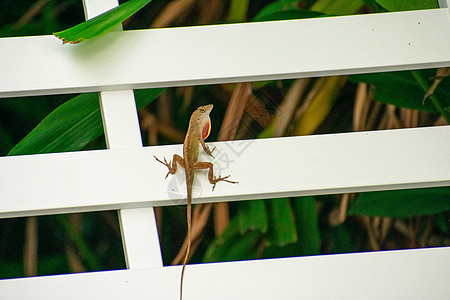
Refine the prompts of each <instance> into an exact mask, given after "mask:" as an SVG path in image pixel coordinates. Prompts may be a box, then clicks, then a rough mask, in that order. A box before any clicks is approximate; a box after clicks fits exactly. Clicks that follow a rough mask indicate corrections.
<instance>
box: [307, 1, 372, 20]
mask: <svg viewBox="0 0 450 300" xmlns="http://www.w3.org/2000/svg"><path fill="white" fill-rule="evenodd" d="M365 4H366V3H365V2H364V0H345V1H336V0H318V1H316V2H315V3H314V5H313V6H311V10H315V11H320V12H323V13H325V14H327V15H336V16H338V15H352V14H355V13H357V12H358V11H359V10H360V9H361V8H362V7H363V6H364V5H365Z"/></svg>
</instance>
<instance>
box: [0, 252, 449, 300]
mask: <svg viewBox="0 0 450 300" xmlns="http://www.w3.org/2000/svg"><path fill="white" fill-rule="evenodd" d="M449 278H450V248H432V249H415V250H403V251H386V252H371V253H355V254H344V255H326V256H311V257H301V258H283V259H271V260H258V261H242V262H232V263H215V264H201V265H188V266H187V268H186V273H185V278H184V293H183V299H185V300H189V299H217V300H220V299H223V300H225V299H434V300H439V299H450V289H449V286H448V282H449V281H448V280H449ZM179 280H180V267H179V266H177V267H164V268H154V269H141V270H120V271H108V272H95V273H84V274H72V275H58V276H51V277H35V278H23V279H12V280H0V290H1V294H2V297H4V299H9V300H16V299H17V300H18V299H35V300H39V299H45V300H46V299H61V298H64V299H77V300H78V299H105V298H107V299H178V297H179Z"/></svg>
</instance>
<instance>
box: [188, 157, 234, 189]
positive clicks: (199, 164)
mask: <svg viewBox="0 0 450 300" xmlns="http://www.w3.org/2000/svg"><path fill="white" fill-rule="evenodd" d="M213 167H214V165H213V164H212V163H210V162H203V161H199V162H196V163H195V164H194V169H196V170H201V169H209V172H208V179H209V182H210V183H211V184H212V185H213V187H212V190H213V191H214V188H215V187H216V183H218V182H219V181H226V182H229V183H238V182H237V181H231V180H228V179H227V178H228V177H230V175H228V176H225V177H221V176H219V177H217V178H214V170H213Z"/></svg>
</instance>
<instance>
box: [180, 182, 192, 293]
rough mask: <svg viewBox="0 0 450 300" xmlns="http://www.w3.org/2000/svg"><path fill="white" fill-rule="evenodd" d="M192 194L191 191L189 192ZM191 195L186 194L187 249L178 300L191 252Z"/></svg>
mask: <svg viewBox="0 0 450 300" xmlns="http://www.w3.org/2000/svg"><path fill="white" fill-rule="evenodd" d="M190 192H192V191H190ZM191 202H192V199H191V193H188V199H187V227H188V228H187V240H188V241H187V249H186V254H185V256H184V261H183V268H182V269H181V283H180V300H182V299H183V277H184V269H185V268H186V263H187V260H188V258H189V252H190V251H191V227H192V226H191V224H192V220H191V218H192V213H191V207H192V205H191Z"/></svg>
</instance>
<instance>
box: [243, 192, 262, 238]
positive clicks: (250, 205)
mask: <svg viewBox="0 0 450 300" xmlns="http://www.w3.org/2000/svg"><path fill="white" fill-rule="evenodd" d="M238 218H239V232H240V233H241V234H244V233H245V232H247V231H248V230H259V231H261V232H262V233H266V232H267V228H268V227H269V217H268V215H267V209H266V205H265V202H264V200H253V201H243V202H241V203H239V211H238Z"/></svg>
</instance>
